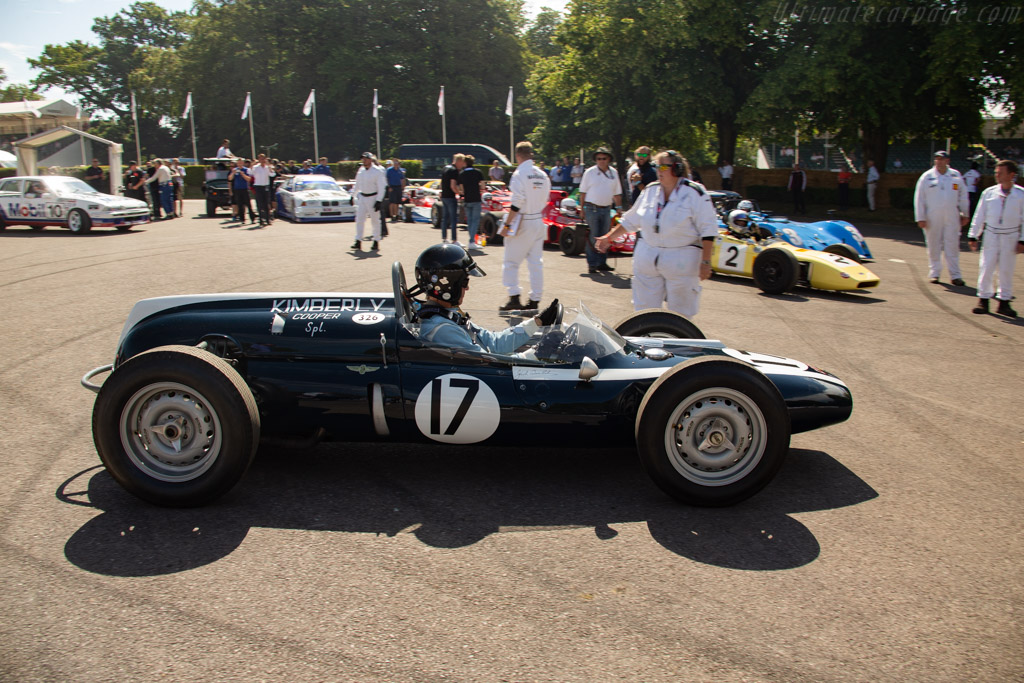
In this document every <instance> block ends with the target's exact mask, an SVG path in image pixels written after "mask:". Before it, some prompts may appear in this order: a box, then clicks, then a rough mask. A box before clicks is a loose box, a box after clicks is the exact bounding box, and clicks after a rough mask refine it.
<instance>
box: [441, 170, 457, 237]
mask: <svg viewBox="0 0 1024 683" xmlns="http://www.w3.org/2000/svg"><path fill="white" fill-rule="evenodd" d="M456 162H459V163H461V162H462V155H461V154H456V155H455V157H454V158H453V159H452V163H451V164H450V165H448V166H445V167H444V172H443V173H442V174H441V208H442V209H443V210H442V212H441V241H442V242H443V243H444V244H448V228H449V227H451V230H452V242H455V241H456V240H458V238H459V236H458V234H456V226H457V225H458V223H459V220H458V219H459V200H458V199H457V198H456V197H455V188H453V187H452V183H455V184H458V182H459V169H458V168H456V167H455V166H456Z"/></svg>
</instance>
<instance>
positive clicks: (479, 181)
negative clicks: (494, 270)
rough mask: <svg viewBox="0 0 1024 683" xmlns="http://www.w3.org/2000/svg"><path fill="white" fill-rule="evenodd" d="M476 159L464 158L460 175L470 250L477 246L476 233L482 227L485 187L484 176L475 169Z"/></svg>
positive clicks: (471, 156) (460, 187) (469, 156)
mask: <svg viewBox="0 0 1024 683" xmlns="http://www.w3.org/2000/svg"><path fill="white" fill-rule="evenodd" d="M475 161H476V159H475V158H474V157H473V155H472V154H467V155H465V157H464V158H463V163H464V164H465V168H463V169H462V172H461V173H459V190H460V192H461V194H462V203H463V204H464V205H465V207H466V231H467V232H468V233H469V244H468V245H467V248H468V249H472V248H473V247H474V245H476V231H477V228H478V227H480V201H481V197H480V195H481V193H482V191H483V187H484V176H483V174H482V173H480V171H478V170H476V169H475V168H473V162H475Z"/></svg>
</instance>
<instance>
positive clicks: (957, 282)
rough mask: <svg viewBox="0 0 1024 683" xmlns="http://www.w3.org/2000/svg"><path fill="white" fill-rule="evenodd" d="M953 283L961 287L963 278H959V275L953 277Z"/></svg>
mask: <svg viewBox="0 0 1024 683" xmlns="http://www.w3.org/2000/svg"><path fill="white" fill-rule="evenodd" d="M953 284H954V285H955V286H957V287H963V286H964V280H963V278H959V277H956V278H953Z"/></svg>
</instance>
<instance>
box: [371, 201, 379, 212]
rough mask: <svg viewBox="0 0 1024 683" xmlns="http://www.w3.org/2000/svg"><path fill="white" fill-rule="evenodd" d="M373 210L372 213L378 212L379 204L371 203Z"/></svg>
mask: <svg viewBox="0 0 1024 683" xmlns="http://www.w3.org/2000/svg"><path fill="white" fill-rule="evenodd" d="M373 210H374V211H380V202H374V203H373Z"/></svg>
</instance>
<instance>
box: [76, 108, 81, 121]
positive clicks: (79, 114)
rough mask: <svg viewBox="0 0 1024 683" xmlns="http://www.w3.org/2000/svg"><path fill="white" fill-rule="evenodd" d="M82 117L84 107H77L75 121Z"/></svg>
mask: <svg viewBox="0 0 1024 683" xmlns="http://www.w3.org/2000/svg"><path fill="white" fill-rule="evenodd" d="M81 118H82V108H81V107H75V121H78V120H79V119H81Z"/></svg>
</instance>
